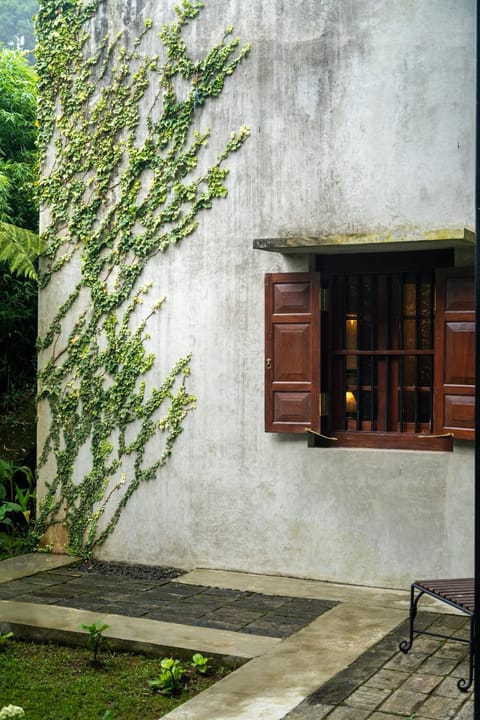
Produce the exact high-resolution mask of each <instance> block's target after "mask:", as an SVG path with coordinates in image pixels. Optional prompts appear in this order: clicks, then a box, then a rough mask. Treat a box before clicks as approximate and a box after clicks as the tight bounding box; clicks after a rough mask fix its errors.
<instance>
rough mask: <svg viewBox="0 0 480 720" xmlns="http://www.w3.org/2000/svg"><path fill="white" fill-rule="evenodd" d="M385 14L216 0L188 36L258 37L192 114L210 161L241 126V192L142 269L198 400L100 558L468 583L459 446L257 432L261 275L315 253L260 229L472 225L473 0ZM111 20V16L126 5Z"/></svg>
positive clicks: (327, 1)
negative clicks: (273, 244)
mask: <svg viewBox="0 0 480 720" xmlns="http://www.w3.org/2000/svg"><path fill="white" fill-rule="evenodd" d="M172 4H173V3H172ZM128 5H130V3H128ZM165 5H167V3H156V2H153V1H152V2H151V3H148V2H147V3H145V5H144V7H143V5H142V6H141V7H137V8H136V13H135V12H133V11H132V7H134V4H133V3H132V7H130V8H129V9H130V19H131V20H132V21H134V19H135V16H136V17H137V19H138V21H139V22H140V20H141V19H142V18H144V17H151V18H153V19H154V20H155V23H156V24H157V25H160V23H161V22H162V21H164V20H165V16H166V10H165ZM373 5H374V7H373ZM373 5H372V3H371V2H369V1H368V0H348V1H345V2H342V3H339V2H337V1H336V0H299V2H295V3H292V2H288V0H262V2H253V0H242V1H241V2H240V0H207V2H206V8H205V10H204V11H202V13H201V15H200V16H199V18H198V19H197V20H196V21H194V22H193V23H192V24H191V25H190V26H189V29H188V33H187V38H188V39H187V42H188V44H189V47H192V46H193V47H197V48H198V52H199V54H200V52H201V51H202V50H205V49H207V48H208V47H210V46H211V44H212V43H213V42H215V41H217V40H218V39H219V38H220V37H221V35H222V31H223V28H224V27H225V26H226V25H227V24H229V23H232V24H233V25H234V26H235V31H236V33H238V34H239V35H240V36H241V37H242V39H243V40H245V41H248V42H250V43H251V45H252V51H251V55H250V56H249V58H248V59H247V61H246V62H245V63H244V64H242V66H241V67H240V68H239V69H238V70H237V71H236V73H235V75H234V76H233V78H232V79H231V80H230V81H229V82H228V83H227V85H226V86H225V89H224V91H223V92H222V94H221V96H220V97H219V99H218V100H216V101H214V102H213V103H212V104H211V105H209V106H208V107H207V108H206V109H205V110H204V111H203V113H202V115H201V116H200V121H199V122H200V125H199V126H200V127H205V126H210V127H212V141H211V143H210V152H211V153H212V156H213V153H214V152H215V150H216V148H220V147H222V146H223V145H224V143H225V140H226V139H227V138H228V136H229V133H230V131H231V130H233V129H236V128H237V127H239V126H240V125H242V124H247V125H249V126H250V128H251V138H250V139H249V141H248V142H247V144H246V145H245V146H244V147H243V148H242V150H241V151H240V152H239V153H238V154H237V155H236V156H234V157H233V158H232V159H231V160H230V161H229V163H228V166H229V167H230V176H229V180H228V185H229V196H228V198H227V199H226V200H222V201H220V202H218V203H217V204H216V205H214V207H213V209H212V210H210V211H209V212H207V213H205V214H204V216H203V217H202V219H201V223H200V226H199V228H198V230H197V232H196V233H195V236H194V237H192V238H189V239H187V240H186V241H185V242H184V243H183V244H182V245H181V246H180V247H177V248H173V249H171V250H170V251H169V252H168V253H167V254H166V255H165V256H161V257H160V259H159V263H158V265H156V264H155V261H154V262H153V263H152V265H151V267H150V268H149V273H150V275H151V279H152V280H153V283H154V289H153V291H152V294H153V295H154V296H158V295H162V294H165V295H167V298H168V300H167V304H166V306H165V309H164V310H162V311H161V312H160V313H159V315H158V316H157V317H156V318H155V319H154V320H153V323H152V324H151V325H150V333H151V336H152V340H151V344H152V349H153V350H154V352H155V353H156V354H157V358H158V365H157V368H158V378H159V379H161V378H162V377H163V375H164V374H165V373H164V369H165V368H169V367H171V366H172V365H173V363H174V362H175V360H176V359H177V358H178V357H179V356H180V355H183V354H185V353H186V352H189V351H192V352H193V364H192V376H191V381H190V389H191V391H192V392H193V393H194V394H195V395H196V396H197V409H196V410H195V411H194V412H193V413H191V414H190V416H189V417H188V419H187V422H186V424H185V432H184V433H183V435H182V436H181V437H180V439H179V441H178V443H177V445H176V446H175V451H174V453H173V455H172V458H171V460H170V461H169V463H168V464H167V466H166V467H165V468H164V469H163V470H161V471H160V472H159V474H158V478H157V480H156V482H153V483H149V484H148V485H145V486H143V487H141V488H140V489H139V490H138V491H137V492H136V493H135V495H134V496H133V497H132V499H131V501H130V502H129V504H128V506H127V508H126V509H125V511H124V512H123V515H122V518H121V520H120V522H119V524H118V526H117V528H116V530H115V532H114V534H113V536H112V537H111V538H110V539H109V540H108V541H107V543H106V545H105V546H104V547H103V548H102V550H101V553H100V554H101V556H102V557H103V558H110V559H117V560H126V561H135V562H138V561H141V562H144V563H159V564H169V565H176V566H179V567H184V568H191V567H194V566H201V567H216V568H228V569H237V570H244V571H250V572H256V573H279V574H286V575H294V576H306V577H311V578H321V579H328V580H336V581H344V582H352V583H364V584H372V585H375V584H378V585H391V586H405V585H406V584H407V583H408V582H409V581H410V580H411V579H412V577H415V576H425V575H427V576H435V575H440V576H443V575H464V574H468V573H471V571H472V556H473V553H472V546H473V511H472V507H473V452H472V448H471V446H470V445H469V444H468V443H456V445H455V449H454V452H452V453H431V452H420V451H416V452H413V451H412V452H407V451H392V450H383V451H382V450H351V449H313V448H311V449H309V448H307V445H306V440H305V438H304V437H294V436H291V435H285V436H273V435H270V434H266V433H264V431H263V332H264V331H263V275H264V273H265V272H275V271H283V270H285V271H290V270H304V269H307V262H308V259H307V257H306V256H300V255H299V256H295V255H293V256H292V255H291V256H288V257H287V256H283V255H280V254H278V253H262V252H260V251H254V250H253V249H252V241H253V239H254V238H259V237H281V236H289V235H292V234H311V235H329V234H337V233H364V234H367V235H372V236H376V235H378V233H385V231H390V230H392V229H398V228H402V227H405V228H408V231H409V232H410V233H413V234H415V233H418V236H419V237H421V236H422V233H426V232H430V231H432V230H439V231H443V233H444V234H445V233H446V235H447V236H448V229H449V228H459V227H460V228H462V227H465V226H468V225H472V224H473V187H474V183H473V133H474V129H473V122H474V118H473V108H474V93H473V72H474V32H473V28H474V22H473V17H474V3H473V0H438V1H437V2H435V3H430V2H427V1H426V0H420V1H419V2H418V1H417V2H414V1H413V0H405V2H401V3H391V2H388V1H387V0H379V1H378V2H376V3H374V4H373ZM142 7H143V10H142ZM108 8H109V12H110V13H111V18H112V19H113V18H114V19H115V23H118V22H120V19H121V11H122V8H124V5H123V3H122V2H120V0H116V1H115V2H114V1H113V0H112V2H109V3H108ZM134 35H135V33H132V36H134ZM44 312H46V310H45V308H44ZM156 372H157V369H156ZM154 380H155V378H153V379H152V381H154ZM153 456H154V451H152V457H153Z"/></svg>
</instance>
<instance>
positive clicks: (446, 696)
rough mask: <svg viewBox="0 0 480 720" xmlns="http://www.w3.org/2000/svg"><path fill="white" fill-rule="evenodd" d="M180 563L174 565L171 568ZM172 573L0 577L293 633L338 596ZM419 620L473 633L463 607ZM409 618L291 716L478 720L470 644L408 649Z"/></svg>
mask: <svg viewBox="0 0 480 720" xmlns="http://www.w3.org/2000/svg"><path fill="white" fill-rule="evenodd" d="M168 570H174V569H168ZM180 574H182V573H181V571H175V570H174V571H173V573H167V575H166V576H165V577H154V576H151V577H150V576H148V575H146V576H145V577H134V576H128V575H126V576H125V575H122V574H120V575H119V574H113V575H112V574H109V573H108V572H103V571H102V568H101V567H99V566H98V565H97V567H95V566H90V567H85V565H82V564H79V565H70V566H67V567H62V568H60V569H58V568H57V569H51V570H47V571H43V572H40V573H38V574H33V575H28V576H26V577H22V578H21V579H18V580H11V581H9V582H3V583H2V582H1V581H0V600H2V599H4V600H15V601H19V602H27V603H42V604H48V605H54V606H55V605H56V606H62V607H72V608H80V609H84V610H90V611H93V612H98V613H102V614H107V613H109V614H110V613H114V614H117V615H128V616H130V617H142V618H147V619H151V620H162V621H164V622H169V623H178V624H183V625H191V626H192V625H193V626H198V627H209V628H217V629H222V630H231V631H234V632H242V633H250V634H254V635H265V636H269V637H272V638H287V637H288V636H290V635H292V634H293V633H295V632H297V631H298V630H300V629H302V628H303V627H305V626H306V625H308V624H309V623H310V622H311V621H312V620H314V619H316V618H318V617H319V616H320V615H322V614H323V613H325V612H326V611H327V610H330V609H331V608H333V607H334V606H335V605H338V602H334V601H332V600H324V599H309V598H299V597H291V596H280V595H268V594H264V593H261V592H250V591H243V590H232V589H224V588H218V587H211V586H206V585H199V584H198V585H191V584H185V583H181V582H178V576H179V575H180ZM416 626H418V627H419V628H421V629H426V628H429V629H430V630H432V631H433V632H441V633H443V634H445V635H448V636H456V637H459V636H460V637H465V638H467V637H468V633H469V621H468V619H467V618H465V616H462V615H450V614H437V613H428V612H420V613H418V615H417V620H416ZM407 637H408V621H407V620H405V622H403V623H402V624H401V625H399V626H398V627H397V628H396V630H394V631H393V632H392V633H390V634H389V635H387V636H386V637H384V638H383V639H382V640H381V641H380V642H379V643H377V644H376V645H374V646H373V647H371V648H370V649H369V650H367V651H366V652H365V653H363V655H361V656H360V657H359V658H357V660H355V661H354V662H353V663H352V664H351V665H350V666H349V667H348V668H346V669H345V670H343V671H342V672H340V673H338V674H337V675H335V676H334V677H332V678H331V679H330V680H328V681H327V682H326V683H324V684H323V685H322V686H321V687H319V688H318V689H317V690H316V691H315V692H313V693H311V694H310V695H309V696H308V697H306V698H305V700H304V701H303V702H301V703H300V704H299V705H298V706H297V707H296V708H294V709H293V710H291V711H290V712H288V713H287V714H286V715H285V716H284V720H399V718H404V720H413V719H414V720H472V718H473V700H472V692H471V691H469V692H468V693H463V692H460V690H459V689H458V687H457V682H458V680H459V678H466V677H467V676H468V647H467V645H465V644H463V643H459V642H457V641H454V640H450V639H439V638H434V637H429V636H419V637H417V638H416V639H415V641H414V644H413V648H412V649H411V651H410V652H409V653H408V654H404V653H402V652H400V651H399V648H398V645H399V642H400V641H401V640H404V639H406V638H407Z"/></svg>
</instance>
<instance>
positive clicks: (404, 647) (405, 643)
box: [398, 585, 424, 653]
mask: <svg viewBox="0 0 480 720" xmlns="http://www.w3.org/2000/svg"><path fill="white" fill-rule="evenodd" d="M423 594H424V591H423V590H421V591H420V592H419V593H418V595H417V597H415V585H412V587H411V590H410V625H409V637H408V640H402V642H401V643H400V644H399V646H398V647H399V648H400V650H401V651H402V652H403V653H408V651H409V650H410V649H411V647H412V645H413V633H414V629H413V624H414V621H415V618H416V617H417V605H418V601H419V600H420V598H421V597H422V595H423Z"/></svg>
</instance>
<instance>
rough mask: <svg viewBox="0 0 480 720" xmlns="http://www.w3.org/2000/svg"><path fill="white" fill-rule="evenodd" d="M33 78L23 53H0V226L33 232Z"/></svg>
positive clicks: (34, 137) (35, 103)
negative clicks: (6, 224)
mask: <svg viewBox="0 0 480 720" xmlns="http://www.w3.org/2000/svg"><path fill="white" fill-rule="evenodd" d="M36 113H37V92H36V76H35V71H34V70H33V68H31V67H30V65H29V64H28V62H27V60H26V59H25V56H24V55H23V53H21V52H18V51H16V50H8V49H6V48H3V49H0V222H6V223H10V224H12V225H16V226H17V227H21V228H26V229H28V230H32V231H33V232H36V230H37V228H38V209H37V205H36V203H35V201H34V188H35V179H36V171H37V162H36V147H35V143H36V137H37V127H36Z"/></svg>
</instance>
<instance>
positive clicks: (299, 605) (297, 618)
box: [0, 566, 338, 638]
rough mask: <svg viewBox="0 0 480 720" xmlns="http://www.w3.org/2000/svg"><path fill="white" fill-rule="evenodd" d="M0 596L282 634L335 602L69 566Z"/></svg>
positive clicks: (14, 584)
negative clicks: (129, 575)
mask: <svg viewBox="0 0 480 720" xmlns="http://www.w3.org/2000/svg"><path fill="white" fill-rule="evenodd" d="M0 600H15V601H18V602H28V603H44V604H47V605H60V606H62V607H71V608H80V609H82V610H91V611H93V612H98V613H102V614H106V613H114V614H116V615H128V616H130V617H142V618H148V619H150V620H162V621H164V622H171V623H179V624H181V625H194V626H198V627H209V628H217V629H221V630H231V631H234V632H242V633H250V634H254V635H264V636H267V637H277V638H284V637H288V636H289V635H292V634H293V633H295V632H297V631H298V630H301V628H303V627H305V625H308V624H309V623H310V622H312V620H314V619H315V618H317V617H318V616H319V615H322V613H324V612H326V611H327V610H330V609H331V608H332V607H334V606H335V605H337V604H338V603H336V602H333V601H330V600H314V599H308V598H292V597H282V596H278V595H265V594H262V593H255V592H245V591H240V590H228V589H223V588H214V587H205V586H202V585H184V584H182V583H179V582H175V579H173V580H172V579H168V578H167V579H162V580H154V579H148V578H143V579H140V580H137V579H132V578H129V577H124V576H121V575H112V574H105V573H102V572H99V571H95V570H93V571H89V570H85V569H84V568H82V567H76V566H70V567H66V568H63V569H61V570H49V571H46V572H42V573H40V574H38V575H31V576H28V577H24V578H22V579H20V580H11V581H10V582H6V583H2V584H1V585H0Z"/></svg>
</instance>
